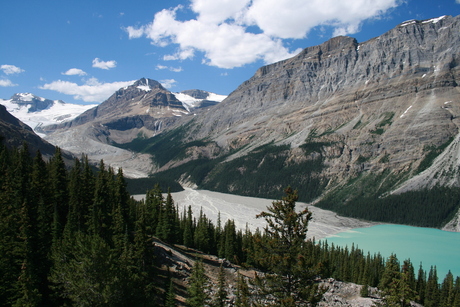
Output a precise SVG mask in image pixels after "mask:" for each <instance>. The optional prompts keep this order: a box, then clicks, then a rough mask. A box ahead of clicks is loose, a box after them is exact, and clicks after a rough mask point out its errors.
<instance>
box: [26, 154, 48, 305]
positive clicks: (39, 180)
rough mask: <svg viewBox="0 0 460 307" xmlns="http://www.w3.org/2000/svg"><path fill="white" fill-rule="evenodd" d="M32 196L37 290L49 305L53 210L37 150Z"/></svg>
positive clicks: (43, 168) (45, 169) (46, 177)
mask: <svg viewBox="0 0 460 307" xmlns="http://www.w3.org/2000/svg"><path fill="white" fill-rule="evenodd" d="M31 188H32V198H33V199H34V201H35V202H36V203H37V209H36V210H37V211H36V214H37V216H36V223H37V226H36V231H37V234H36V236H37V241H38V242H39V243H38V245H37V249H36V250H35V252H34V256H33V257H34V259H35V261H36V263H38V264H39V265H38V273H37V274H38V278H39V282H38V283H39V291H40V293H41V294H42V301H43V304H44V305H49V304H50V301H49V296H50V294H51V290H50V288H49V281H48V276H49V273H50V270H51V266H52V261H51V259H50V256H49V255H50V253H51V244H52V235H51V234H52V229H51V225H52V215H51V214H50V213H51V212H53V207H52V200H51V191H50V187H49V172H48V168H47V165H46V163H45V161H43V157H42V155H41V153H40V151H38V152H37V154H36V156H35V158H34V162H33V168H32V182H31Z"/></svg>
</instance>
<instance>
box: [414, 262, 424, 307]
mask: <svg viewBox="0 0 460 307" xmlns="http://www.w3.org/2000/svg"><path fill="white" fill-rule="evenodd" d="M415 290H416V292H417V294H418V299H417V302H418V303H420V304H422V305H423V304H424V302H425V290H426V274H425V271H424V270H423V267H422V264H421V263H420V267H419V270H418V275H417V283H416V286H415Z"/></svg>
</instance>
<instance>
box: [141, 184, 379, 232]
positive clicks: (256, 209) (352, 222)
mask: <svg viewBox="0 0 460 307" xmlns="http://www.w3.org/2000/svg"><path fill="white" fill-rule="evenodd" d="M134 197H135V198H136V199H142V198H144V197H145V195H135V196H134ZM172 197H173V199H174V202H175V204H176V205H177V206H178V207H179V210H180V211H181V212H182V210H183V208H187V207H188V206H191V208H192V211H193V214H194V216H195V217H198V216H199V214H200V210H201V211H202V212H203V214H206V216H207V217H208V218H209V219H211V220H212V221H213V222H214V223H215V225H217V219H218V215H219V212H220V218H221V223H222V225H224V224H225V222H226V221H227V220H228V219H233V220H234V222H235V226H236V227H237V228H240V229H245V227H246V225H248V227H249V229H250V230H251V231H254V230H255V229H256V228H260V229H262V228H263V227H265V221H264V220H263V219H257V218H256V215H257V214H259V213H260V212H262V211H264V210H266V208H267V206H270V205H271V203H272V201H273V200H272V199H264V198H255V197H245V196H238V195H232V194H224V193H219V192H212V191H206V190H193V189H191V188H185V190H184V191H182V192H177V193H172ZM305 206H306V204H305V203H301V202H299V203H297V208H298V209H299V210H300V209H303V208H305ZM309 210H310V211H311V212H312V213H313V219H312V220H311V221H310V223H309V229H308V237H309V238H315V239H316V240H319V239H323V238H326V237H329V236H333V235H335V234H337V233H339V232H342V231H346V230H349V229H353V228H361V227H370V226H373V225H377V224H378V223H375V222H367V221H361V220H358V219H353V218H348V217H343V216H339V215H337V214H336V213H334V212H332V211H328V210H323V209H320V208H317V207H315V206H309Z"/></svg>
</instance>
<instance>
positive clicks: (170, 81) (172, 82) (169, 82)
mask: <svg viewBox="0 0 460 307" xmlns="http://www.w3.org/2000/svg"><path fill="white" fill-rule="evenodd" d="M160 83H161V85H163V87H164V88H172V87H173V86H175V85H176V83H177V81H176V80H174V79H166V80H161V81H160Z"/></svg>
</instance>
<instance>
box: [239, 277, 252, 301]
mask: <svg viewBox="0 0 460 307" xmlns="http://www.w3.org/2000/svg"><path fill="white" fill-rule="evenodd" d="M249 297H250V293H249V287H248V284H247V282H246V280H244V277H243V275H241V274H238V282H237V285H236V299H235V306H236V307H249V306H251V304H250V300H249Z"/></svg>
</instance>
